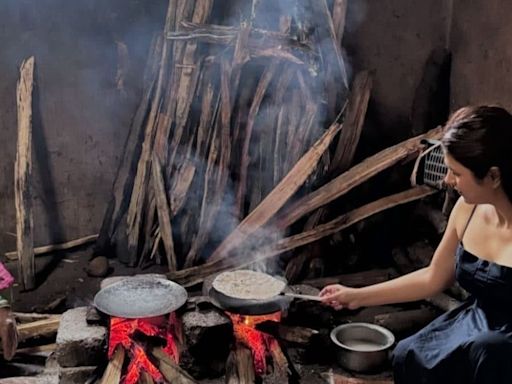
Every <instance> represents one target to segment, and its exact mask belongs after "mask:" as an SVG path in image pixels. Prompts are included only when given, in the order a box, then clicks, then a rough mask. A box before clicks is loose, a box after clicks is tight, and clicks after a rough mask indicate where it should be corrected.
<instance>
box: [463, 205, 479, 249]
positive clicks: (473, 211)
mask: <svg viewBox="0 0 512 384" xmlns="http://www.w3.org/2000/svg"><path fill="white" fill-rule="evenodd" d="M476 207H477V205H476V204H475V206H474V207H473V209H472V210H471V214H470V215H469V217H468V221H466V225H465V226H464V229H463V230H462V233H461V235H460V242H461V243H462V240H463V239H464V234H465V233H466V229H468V225H469V222H470V221H471V219H472V217H473V213H475V211H476Z"/></svg>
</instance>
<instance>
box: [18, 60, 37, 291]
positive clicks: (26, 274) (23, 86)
mask: <svg viewBox="0 0 512 384" xmlns="http://www.w3.org/2000/svg"><path fill="white" fill-rule="evenodd" d="M33 88H34V57H33V56H32V57H30V58H28V59H26V60H24V61H23V63H21V68H20V79H19V81H18V87H17V91H16V96H17V105H18V143H17V151H16V163H15V171H14V182H15V186H14V196H15V205H16V235H17V241H16V250H17V253H18V278H19V281H20V283H21V285H22V287H23V289H33V288H35V285H36V279H35V263H34V250H33V246H34V239H33V226H34V222H33V217H32V91H33Z"/></svg>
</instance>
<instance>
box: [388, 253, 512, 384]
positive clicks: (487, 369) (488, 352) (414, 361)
mask: <svg viewBox="0 0 512 384" xmlns="http://www.w3.org/2000/svg"><path fill="white" fill-rule="evenodd" d="M456 278H457V281H458V282H459V284H460V285H461V286H462V287H463V288H464V289H466V290H467V291H468V292H469V293H470V294H471V296H470V298H469V299H468V300H467V301H465V302H464V303H463V304H462V305H460V306H459V307H457V308H455V309H454V310H452V311H449V312H447V313H445V314H443V315H442V316H440V317H438V318H437V319H435V320H434V321H433V322H432V323H430V324H429V325H427V326H426V327H425V328H423V329H422V330H421V331H419V332H418V333H416V334H414V335H412V336H410V337H409V338H407V339H404V340H402V341H401V342H399V343H398V344H397V346H396V348H395V350H394V352H393V369H394V378H395V384H405V383H407V384H409V383H412V384H420V383H421V384H444V383H447V384H472V383H474V384H476V383H478V384H484V383H485V384H505V383H507V384H510V383H512V268H510V267H506V266H502V265H499V264H496V263H493V262H490V261H487V260H483V259H480V258H478V257H477V256H475V255H473V254H471V253H470V252H468V251H466V250H465V249H464V247H463V245H462V243H461V244H459V247H458V249H457V254H456Z"/></svg>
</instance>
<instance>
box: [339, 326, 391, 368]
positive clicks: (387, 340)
mask: <svg viewBox="0 0 512 384" xmlns="http://www.w3.org/2000/svg"><path fill="white" fill-rule="evenodd" d="M331 340H332V341H333V343H334V345H335V348H336V357H337V361H338V364H339V365H340V366H341V367H342V368H345V369H348V370H350V371H355V372H366V373H371V372H376V371H378V370H379V369H382V368H383V367H384V366H385V364H386V363H387V362H388V360H389V352H390V350H391V347H392V345H393V344H394V342H395V337H394V336H393V334H392V333H391V332H390V331H389V330H388V329H386V328H384V327H381V326H379V325H375V324H370V323H349V324H343V325H340V326H338V327H336V328H334V329H333V330H332V331H331Z"/></svg>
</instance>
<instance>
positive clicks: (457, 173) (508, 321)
mask: <svg viewBox="0 0 512 384" xmlns="http://www.w3.org/2000/svg"><path fill="white" fill-rule="evenodd" d="M442 143H443V147H444V150H445V163H446V165H447V166H448V169H449V170H448V174H447V175H446V178H445V182H446V183H447V184H448V185H450V186H451V187H453V188H455V189H456V190H457V191H458V192H459V194H460V196H461V197H460V198H459V200H458V201H457V203H456V204H455V206H454V208H453V210H452V212H451V214H450V218H449V221H448V225H447V228H446V231H445V233H444V235H443V238H442V240H441V242H440V243H439V245H438V247H437V249H436V251H435V253H434V255H433V257H432V261H431V263H430V265H429V266H427V267H425V268H422V269H420V270H417V271H414V272H412V273H410V274H407V275H404V276H401V277H399V278H396V279H393V280H390V281H387V282H384V283H380V284H375V285H371V286H367V287H363V288H350V287H345V286H342V285H339V284H335V285H329V286H326V287H325V288H324V289H323V290H322V291H321V293H320V295H321V296H322V300H323V302H324V303H326V304H328V305H330V306H332V307H334V308H336V309H340V308H349V309H356V308H359V307H362V306H371V305H382V304H390V303H399V302H407V301H414V300H420V299H424V298H428V297H431V296H434V295H435V294H437V293H439V292H442V291H443V290H445V289H446V288H448V287H449V286H450V285H451V284H453V282H454V281H455V279H457V281H458V282H459V284H460V285H461V286H462V287H463V288H465V289H466V290H467V291H468V292H469V293H470V294H471V296H470V298H469V299H468V300H467V301H466V302H464V303H463V304H462V305H461V306H459V307H458V308H456V309H454V310H452V311H449V312H447V313H445V314H444V315H442V316H440V317H439V318H437V319H436V320H434V321H433V322H432V323H431V324H429V325H428V326H426V327H425V328H424V329H422V330H421V331H419V332H418V333H416V334H415V335H413V336H411V337H409V338H406V339H404V340H402V341H401V342H399V343H398V344H397V346H396V348H395V350H394V352H393V372H394V378H395V383H396V384H404V383H414V384H419V383H425V384H443V383H449V384H462V383H464V384H471V383H474V384H476V383H478V384H483V383H486V384H501V383H512V115H510V114H509V113H508V112H507V111H506V110H505V109H503V108H500V107H494V106H478V107H464V108H461V109H460V110H458V111H456V112H455V113H454V114H453V115H452V116H451V117H450V119H449V120H448V122H447V123H446V125H445V133H444V136H443V139H442Z"/></svg>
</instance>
